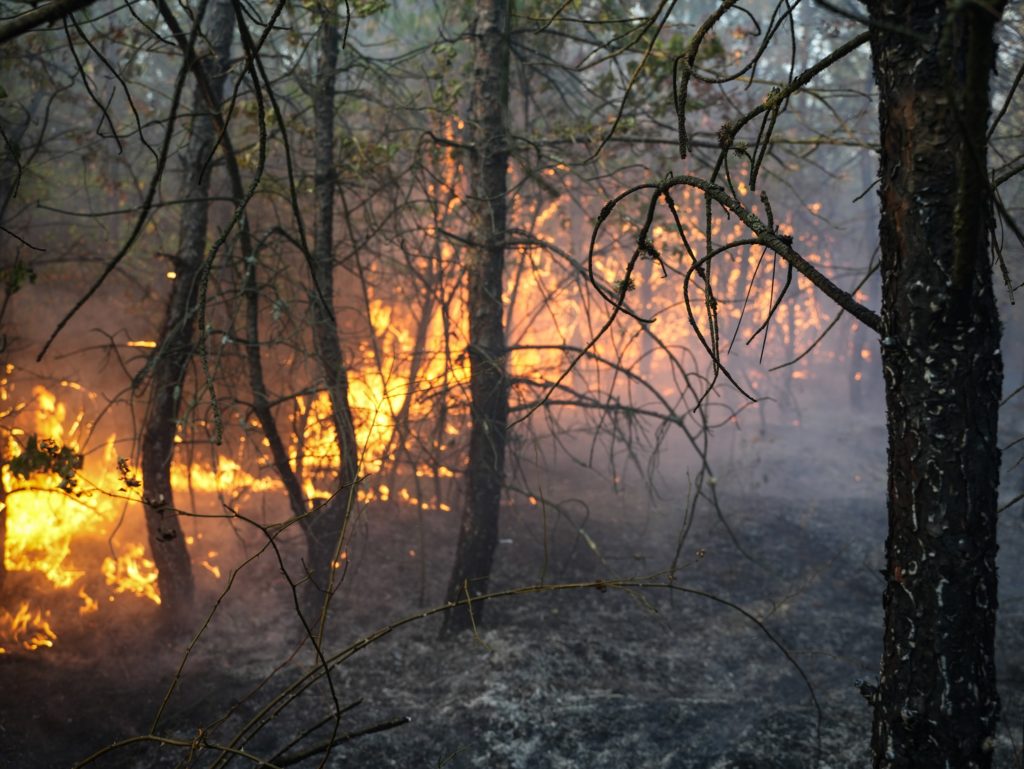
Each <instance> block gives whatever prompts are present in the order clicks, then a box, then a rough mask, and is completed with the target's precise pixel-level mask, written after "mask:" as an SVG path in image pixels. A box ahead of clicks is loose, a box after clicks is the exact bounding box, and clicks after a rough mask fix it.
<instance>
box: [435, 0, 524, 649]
mask: <svg viewBox="0 0 1024 769" xmlns="http://www.w3.org/2000/svg"><path fill="white" fill-rule="evenodd" d="M510 14H511V2H510V0H487V1H486V2H481V3H477V5H476V28H475V30H474V35H473V42H474V63H473V86H472V87H473V93H472V100H473V101H472V115H471V118H470V125H471V126H472V136H473V147H472V150H471V152H470V162H469V196H468V201H467V204H468V205H469V206H470V207H471V210H472V212H473V218H472V221H473V224H474V227H475V231H474V232H473V238H472V239H473V240H474V241H475V242H476V243H477V245H476V247H474V248H472V249H469V252H468V263H467V266H466V272H467V275H468V281H469V293H468V297H467V307H468V312H469V360H470V369H471V373H470V399H471V401H470V409H471V414H472V427H471V433H470V437H469V464H468V465H467V467H466V498H465V507H464V508H463V513H462V525H461V528H460V530H459V541H458V545H457V550H456V554H455V564H454V566H453V568H452V575H451V579H450V581H449V583H448V599H449V600H450V601H458V600H460V599H465V598H472V597H473V596H478V595H482V594H483V593H486V592H487V584H488V579H489V577H490V574H491V566H492V564H493V562H494V551H495V548H497V545H498V513H499V508H500V504H501V489H502V483H503V481H504V466H505V443H506V435H505V433H506V430H507V424H508V390H509V385H508V373H507V368H508V351H507V349H506V345H505V330H504V326H503V318H504V310H503V307H502V288H503V285H504V267H505V248H506V246H505V240H506V227H507V218H508V202H507V200H506V191H507V179H506V177H507V174H508V141H509V139H508V93H509V21H510V18H509V17H510ZM481 609H482V605H477V606H475V607H474V606H472V604H471V603H467V604H466V605H464V606H460V607H459V608H457V609H455V610H453V611H451V612H449V613H448V614H446V615H445V625H444V629H445V632H449V633H450V632H454V631H457V630H464V629H467V628H469V627H471V626H472V624H473V622H474V617H473V613H475V614H476V615H479V614H480V611H481Z"/></svg>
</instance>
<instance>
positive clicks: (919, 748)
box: [869, 0, 1002, 769]
mask: <svg viewBox="0 0 1024 769" xmlns="http://www.w3.org/2000/svg"><path fill="white" fill-rule="evenodd" d="M869 10H870V13H871V18H872V21H873V22H877V24H874V25H873V26H872V40H871V45H872V56H873V61H874V69H875V78H876V82H877V83H878V87H879V93H880V105H879V113H880V122H881V139H882V154H881V167H880V177H881V188H880V195H881V199H882V219H881V243H882V280H883V289H882V290H883V304H882V318H883V340H882V361H883V366H884V370H885V382H886V402H887V406H888V420H889V536H888V540H887V542H886V549H887V569H886V582H887V585H886V590H885V598H884V606H885V639H884V651H883V656H882V663H881V673H880V679H879V686H878V689H877V691H874V692H870V693H869V694H870V698H871V699H872V700H873V702H874V728H873V735H872V747H873V751H874V766H875V767H885V768H887V769H891V768H895V767H902V768H907V767H921V768H922V769H924V767H928V769H934V768H936V767H950V768H951V769H969V768H971V767H990V766H991V765H992V747H993V738H994V732H995V727H996V720H997V717H998V714H999V698H998V695H997V693H996V682H995V665H994V636H995V624H996V564H995V559H996V517H997V516H996V505H997V502H996V491H997V487H998V480H999V449H998V446H997V442H996V423H997V414H998V410H999V397H1000V387H1001V380H1002V363H1001V359H1000V354H999V337H1000V326H999V319H998V313H997V310H996V305H995V300H994V296H993V289H992V275H991V268H990V264H989V256H988V240H987V238H988V232H987V212H988V209H987V207H986V203H985V201H986V200H988V199H989V195H988V186H987V181H986V172H985V166H986V162H985V161H986V128H987V122H988V112H989V90H988V78H989V73H990V72H991V71H992V67H993V63H994V56H995V47H994V44H993V41H992V36H993V26H994V24H995V22H996V21H998V18H999V16H1000V14H1001V10H1002V6H1001V4H1000V3H997V2H988V3H986V2H978V3H974V4H947V3H946V2H934V1H933V2H915V3H902V2H901V3H894V2H883V0H873V2H871V3H869Z"/></svg>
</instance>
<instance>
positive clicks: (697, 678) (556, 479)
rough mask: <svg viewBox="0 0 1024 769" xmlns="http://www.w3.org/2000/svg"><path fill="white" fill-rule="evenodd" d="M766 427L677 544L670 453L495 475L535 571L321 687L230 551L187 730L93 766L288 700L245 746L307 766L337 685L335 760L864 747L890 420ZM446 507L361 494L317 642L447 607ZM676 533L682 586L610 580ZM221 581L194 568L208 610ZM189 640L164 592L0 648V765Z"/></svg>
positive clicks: (93, 741)
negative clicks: (649, 476) (522, 483)
mask: <svg viewBox="0 0 1024 769" xmlns="http://www.w3.org/2000/svg"><path fill="white" fill-rule="evenodd" d="M772 435H773V437H772V438H767V437H765V436H763V435H750V434H747V435H744V436H741V441H742V443H743V448H742V451H739V450H736V451H729V450H728V449H726V450H725V451H723V457H722V458H721V459H720V460H719V461H718V465H719V466H720V468H721V474H720V475H719V476H718V477H717V478H716V482H717V483H716V490H717V491H718V492H719V493H720V500H721V512H722V516H721V517H719V515H718V513H717V511H715V510H714V509H713V508H712V507H711V506H710V505H708V504H707V503H702V504H700V505H699V506H698V508H697V513H696V517H695V520H694V522H693V525H692V527H691V528H690V530H689V532H688V535H687V537H686V539H685V541H684V542H683V544H682V546H681V547H679V544H678V533H679V530H680V526H681V523H682V521H683V515H684V510H685V500H686V489H687V485H686V478H685V477H681V476H683V474H684V473H685V470H678V469H673V468H667V469H666V468H665V467H664V465H663V472H664V473H665V474H666V475H669V476H671V475H672V473H673V472H675V473H677V477H676V480H675V481H674V482H672V481H671V480H669V482H667V483H665V484H663V491H662V493H661V495H660V497H654V498H652V496H651V495H650V494H648V493H647V491H645V490H644V488H643V487H642V485H641V484H639V483H637V484H634V486H635V488H628V487H627V488H625V489H619V490H615V489H613V488H612V486H611V485H610V484H609V482H608V481H607V479H602V478H600V477H598V476H597V475H595V474H593V473H591V472H590V471H587V470H583V469H572V468H569V469H562V470H560V471H559V472H557V473H556V472H548V473H547V475H546V477H545V478H544V479H543V492H544V494H543V497H544V498H545V499H547V500H552V501H559V500H561V501H562V502H563V503H564V504H562V505H555V504H547V505H544V504H540V503H538V504H536V505H533V504H531V503H530V501H529V499H528V498H526V497H525V496H524V495H520V494H512V495H510V496H509V497H508V501H507V504H506V506H505V509H504V510H503V516H504V518H503V526H502V544H501V545H500V546H499V551H498V557H497V567H496V572H495V574H494V578H493V583H492V589H493V590H495V591H503V590H515V589H516V588H521V587H523V586H541V587H540V588H539V589H537V590H531V591H523V592H519V593H516V594H514V595H510V596H506V597H503V598H499V599H495V600H493V601H490V602H488V604H487V605H486V609H485V614H484V618H483V619H484V621H483V624H482V625H481V627H480V629H479V632H478V633H477V634H475V635H474V634H466V635H465V636H464V637H460V638H456V639H453V640H440V639H439V637H438V630H439V628H440V617H439V616H438V615H433V616H429V617H426V618H421V619H416V620H414V621H410V622H408V623H407V624H405V625H403V626H401V627H399V628H396V629H394V631H393V632H390V633H388V634H385V635H384V636H382V637H381V638H379V639H378V640H376V641H374V642H373V643H370V644H369V645H367V646H366V647H365V648H362V649H361V650H359V651H358V652H356V653H354V654H353V655H351V656H350V657H349V658H348V659H346V660H345V661H343V662H342V663H341V664H339V665H337V666H336V667H334V668H333V678H332V683H333V691H332V690H331V689H330V688H329V687H328V686H326V685H325V683H324V679H323V677H322V676H321V677H320V678H319V679H318V680H317V681H316V682H315V683H314V684H313V685H311V686H310V687H308V688H307V689H305V690H303V692H302V693H301V694H298V695H297V696H295V697H294V698H292V699H287V700H285V699H283V698H282V697H281V693H282V692H286V691H288V687H289V686H292V685H294V684H295V683H296V682H301V681H302V680H303V679H302V676H303V675H305V674H306V673H307V672H308V671H309V670H310V669H311V668H313V667H315V666H316V660H315V659H314V658H313V655H312V654H311V652H310V647H309V644H308V643H307V644H305V645H304V646H301V648H300V641H301V639H302V637H303V634H304V631H303V630H302V628H301V625H300V623H298V621H297V619H296V614H295V609H294V604H293V602H292V594H291V591H290V590H289V588H288V585H287V583H286V582H285V581H284V580H283V579H282V577H281V574H280V569H279V566H278V563H277V561H276V559H275V558H274V557H273V556H271V555H264V556H261V557H260V558H258V559H257V560H256V561H254V562H253V563H252V564H251V565H250V566H248V567H246V568H245V569H244V570H242V571H240V572H239V574H238V575H237V577H236V580H235V584H234V585H233V586H232V588H231V590H230V591H229V592H228V593H227V596H226V598H224V599H223V600H222V602H221V605H220V606H219V608H218V610H217V612H216V614H215V615H214V619H213V620H212V621H211V622H210V623H209V625H208V627H207V629H206V631H205V633H204V635H203V637H202V639H201V640H200V641H199V643H197V644H196V645H195V648H194V649H193V650H192V652H191V655H190V656H189V659H188V661H187V663H186V664H185V665H184V667H183V670H182V674H181V680H180V683H179V685H178V686H177V688H176V689H175V692H174V694H173V695H172V696H171V697H170V698H169V699H168V701H167V703H166V706H165V708H164V710H163V713H162V715H161V719H160V721H159V724H158V726H157V729H156V733H157V734H159V735H161V736H163V737H166V738H168V739H169V740H171V741H173V742H174V743H175V744H161V743H157V742H154V741H140V742H136V743H130V744H128V745H126V746H124V747H121V748H118V749H116V750H112V751H109V752H107V753H105V754H103V755H101V756H100V757H99V758H97V759H96V760H95V762H94V763H92V764H90V765H91V766H96V767H132V768H135V767H138V768H139V769H142V768H143V767H146V768H148V767H154V768H157V767H178V766H180V767H190V766H197V767H199V766H208V765H210V763H211V762H212V760H213V759H214V757H215V756H216V755H218V753H217V752H216V750H215V748H214V746H216V745H224V744H229V743H232V741H233V740H234V739H235V737H236V736H237V735H238V734H240V733H242V730H243V726H244V725H245V724H246V723H247V722H250V721H251V720H252V719H253V717H254V716H256V715H257V714H259V713H260V711H261V709H262V708H264V707H266V706H267V703H275V702H276V703H278V704H282V705H283V707H281V708H280V710H279V711H278V712H276V715H275V716H274V717H273V718H272V719H269V720H266V721H264V722H261V723H262V724H263V725H262V728H261V729H260V730H259V731H257V732H256V733H255V734H252V735H250V736H249V737H248V738H247V739H245V740H243V741H235V742H234V745H235V747H236V748H238V749H239V750H242V751H245V752H246V753H248V754H249V755H250V756H258V757H261V758H263V759H267V760H270V759H273V764H274V765H278V766H299V767H314V766H319V765H320V763H321V761H322V759H323V753H322V752H317V750H316V748H317V746H320V745H322V744H323V743H324V742H325V741H327V740H329V739H330V738H331V737H332V728H333V727H334V725H335V722H334V721H333V720H330V719H328V716H329V715H330V714H331V712H332V711H333V710H334V709H335V703H337V704H338V705H341V706H342V707H343V708H346V710H345V713H344V714H343V716H342V717H341V719H340V721H339V722H338V724H337V735H335V736H336V737H337V736H340V737H341V739H340V741H338V744H337V746H336V747H335V748H334V749H333V751H332V752H331V754H330V757H329V759H328V761H327V764H326V765H327V766H330V767H423V768H424V769H427V768H434V767H447V768H448V769H463V768H465V769H468V768H469V767H488V768H494V769H502V768H505V767H508V768H509V769H513V768H514V769H520V768H522V769H526V768H530V769H533V768H537V769H546V768H549V767H550V768H551V769H555V768H556V767H558V768H561V767H564V768H569V767H581V768H586V769H605V768H608V769H610V768H611V767H615V768H616V769H620V768H621V767H664V768H666V769H669V768H671V769H688V768H690V767H692V768H694V769H696V768H698V767H699V768H704V767H707V768H709V769H754V768H755V767H757V768H758V769H771V768H773V767H778V768H779V769H786V768H789V767H794V768H796V767H814V766H817V767H822V768H823V769H824V768H825V767H830V768H831V769H841V768H842V769H846V768H847V767H849V768H851V769H852V768H853V767H857V768H858V769H860V768H861V767H865V766H868V765H869V764H870V756H869V749H868V743H869V733H870V718H871V714H870V711H869V708H868V705H867V703H866V702H865V700H864V699H863V697H862V695H861V694H860V692H859V691H858V686H857V682H858V680H866V681H869V682H870V681H872V680H873V679H874V677H875V676H876V675H877V666H878V659H879V654H880V644H881V619H882V613H881V591H882V586H883V583H882V578H881V575H880V574H879V570H880V569H881V568H882V565H883V542H884V537H885V512H884V499H883V496H882V494H883V489H884V478H883V475H882V468H883V467H884V436H883V434H882V433H881V432H880V430H879V429H878V428H868V427H865V428H863V429H860V430H854V431H852V432H847V433H844V434H843V435H832V436H830V438H829V440H830V441H831V445H830V447H829V452H830V453H829V456H828V457H827V461H826V457H824V456H822V452H821V451H820V449H815V448H814V446H815V445H816V444H815V443H814V441H816V440H820V439H821V435H815V434H814V433H813V431H811V430H808V429H807V428H806V427H805V428H804V429H803V430H800V431H798V430H796V429H795V428H793V429H788V428H787V429H783V428H777V429H774V430H773V431H772ZM783 446H784V447H785V449H783V448H782V447H783ZM837 457H838V459H837ZM665 489H667V491H665ZM573 500H576V501H573ZM580 500H585V501H586V505H584V504H583V502H582V501H580ZM456 526H457V515H456V513H455V512H452V513H448V514H444V515H443V514H439V513H436V512H431V513H428V514H424V515H423V516H422V517H421V516H420V515H419V514H418V513H417V511H416V510H415V509H413V508H412V507H411V506H409V505H401V504H389V505H378V506H377V507H376V508H374V509H372V510H368V511H366V512H365V513H364V514H363V515H361V516H360V517H359V519H358V520H357V521H356V524H355V526H354V529H353V540H352V542H351V543H350V545H349V552H350V557H349V559H348V568H347V571H346V573H345V579H344V582H343V584H342V587H341V590H340V592H339V596H338V598H337V601H336V603H335V604H334V606H333V609H332V615H331V621H330V623H329V625H328V628H327V634H326V641H325V643H324V645H323V649H324V652H325V654H326V656H328V657H331V655H332V654H335V653H337V652H339V651H341V650H343V649H345V648H346V647H349V646H350V645H351V644H353V643H356V642H358V641H359V639H362V638H364V637H366V636H367V635H368V634H370V633H372V632H373V631H374V630H376V629H378V628H382V627H388V626H389V625H391V624H393V623H395V622H396V621H398V620H400V619H401V618H403V617H407V616H411V615H415V614H417V613H422V612H423V611H424V610H425V609H429V608H430V607H434V606H437V605H439V604H440V602H441V599H442V596H443V591H444V586H445V580H446V578H447V575H448V568H449V565H450V558H451V555H452V552H453V549H454V537H455V531H456V528H455V527H456ZM224 539H225V540H226V541H227V540H230V539H231V536H229V535H228V534H224ZM236 539H237V541H238V542H242V543H243V544H244V545H245V547H241V546H240V547H239V549H238V552H237V553H235V557H236V559H237V560H240V559H241V557H242V556H244V555H245V554H252V553H253V552H255V548H256V546H257V543H258V538H256V537H252V536H249V535H246V534H245V533H243V534H242V535H240V536H239V537H237V538H236ZM282 543H283V547H284V549H285V550H286V551H287V549H288V543H287V541H286V540H282ZM292 547H293V549H296V550H299V548H297V543H292ZM677 547H679V559H678V571H677V573H676V577H675V580H674V582H673V584H674V585H675V586H676V587H678V588H680V589H669V588H664V587H662V588H648V589H644V588H639V587H629V588H626V587H623V586H621V585H619V584H618V583H616V580H620V579H629V580H632V581H644V579H643V578H645V577H648V576H650V575H654V574H657V573H659V572H662V571H663V570H664V568H665V567H666V565H667V564H669V563H671V561H672V559H673V557H674V555H675V552H676V549H677ZM1022 550H1024V525H1022V523H1021V515H1020V513H1019V512H1017V513H1007V514H1006V516H1005V519H1004V523H1003V531H1002V547H1001V554H1000V569H1001V578H1002V587H1001V590H1002V594H1001V620H1000V623H1001V624H1000V627H999V635H998V644H999V654H998V665H999V675H1000V684H1001V690H1002V696H1003V710H1004V718H1003V724H1002V726H1001V729H1000V733H999V740H998V745H997V763H996V765H997V766H998V767H1000V768H1001V769H1002V768H1003V767H1005V768H1006V769H1009V768H1010V767H1016V766H1020V765H1021V763H1020V762H1021V759H1020V749H1021V748H1020V745H1021V737H1022V735H1021V730H1022V718H1024V716H1022V714H1024V693H1022V692H1024V690H1022V687H1021V684H1022V683H1024V651H1022V650H1024V612H1022V603H1021V598H1020V595H1021V593H1020V587H1019V586H1020V584H1021V579H1020V578H1021V574H1022V569H1024V567H1022V565H1021V558H1020V556H1021V553H1022ZM411 551H413V552H414V554H413V552H411ZM651 581H664V576H663V575H662V576H661V577H657V578H655V579H653V580H651ZM569 583H572V584H575V585H577V586H573V587H564V588H557V589H556V587H557V586H559V585H566V584H569ZM595 583H596V584H595ZM225 584H226V580H221V581H219V582H214V581H213V580H205V581H204V582H203V583H202V587H203V591H202V601H201V603H203V605H204V607H205V608H206V609H209V608H210V607H211V606H212V605H213V602H214V601H215V600H216V599H217V597H218V595H219V594H220V591H222V590H223V589H224V587H225ZM741 609H742V611H741ZM195 624H196V626H197V627H198V626H199V625H201V624H202V620H201V619H197V620H196V623H195ZM190 639H191V634H189V633H177V634H175V633H169V632H167V631H162V630H160V629H159V623H158V617H157V614H156V612H155V611H154V610H153V608H152V607H150V606H148V605H142V604H141V602H135V601H132V602H129V601H120V602H118V603H116V604H113V605H111V607H110V609H109V610H106V611H103V612H100V613H99V614H97V615H93V616H92V617H88V618H82V619H81V620H79V621H77V622H76V623H72V625H71V626H69V627H68V629H67V631H66V632H62V633H61V637H60V639H59V642H58V644H57V645H56V646H55V647H54V648H53V649H49V650H44V651H41V652H35V653H31V654H10V655H4V656H2V657H0V680H2V686H0V767H4V768H5V769H6V768H8V767H9V768H10V769H34V768H36V767H38V768H39V769H50V768H57V767H70V766H73V765H75V764H76V762H79V761H82V760H83V759H85V758H86V757H87V756H89V755H90V754H92V753H93V752H94V751H96V750H97V749H100V748H102V747H104V746H107V745H110V744H112V743H113V742H115V741H117V740H125V739H128V738H131V737H133V736H136V735H142V734H146V733H147V732H148V731H149V729H150V727H151V724H152V722H153V719H154V715H155V714H156V713H157V711H158V709H159V708H160V707H161V702H162V701H163V700H164V697H165V694H166V692H167V690H168V686H169V684H170V682H171V681H172V680H173V678H174V676H175V672H176V670H177V669H178V667H179V665H180V664H181V660H182V656H183V652H184V650H185V649H186V647H187V646H188V644H189V641H190ZM787 655H788V656H787ZM325 719H328V720H327V721H326V723H322V722H324V721H325ZM318 724H320V725H319V726H318ZM306 753H310V754H311V755H309V756H308V757H306V758H303V755H304V754H306ZM229 765H230V766H232V767H247V766H253V765H258V764H254V763H253V762H252V761H251V760H249V759H246V758H244V757H241V756H238V757H236V758H234V759H233V760H232V761H231V762H230V764H229Z"/></svg>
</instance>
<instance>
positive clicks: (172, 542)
mask: <svg viewBox="0 0 1024 769" xmlns="http://www.w3.org/2000/svg"><path fill="white" fill-rule="evenodd" d="M233 27H234V11H233V9H232V6H231V2H230V0H210V8H209V10H208V12H207V25H206V28H207V33H206V38H207V40H208V41H209V43H210V46H211V49H212V53H213V56H212V57H210V58H207V59H206V61H205V62H204V63H203V66H204V67H205V69H206V71H207V77H208V79H209V82H210V83H211V84H212V88H213V92H214V95H215V96H216V98H218V99H220V98H222V94H223V86H224V80H225V76H226V74H227V68H228V57H229V55H230V49H231V36H232V31H233ZM200 91H201V89H200V88H198V87H197V89H196V94H195V98H194V114H195V117H194V118H193V119H192V125H191V132H190V135H189V142H188V149H187V155H186V168H185V179H184V183H183V185H182V191H181V197H182V198H183V199H185V200H188V201H190V202H188V203H185V204H183V205H182V208H181V224H180V226H179V243H178V254H177V257H176V258H175V260H174V268H175V272H177V278H176V279H175V280H174V283H173V285H172V289H171V298H170V302H169V304H168V307H167V314H166V317H165V319H164V326H163V330H162V332H161V334H160V339H159V344H158V346H157V350H156V352H155V353H154V359H153V363H152V367H151V371H150V378H151V382H150V392H151V396H150V402H149V409H148V411H147V414H146V422H145V425H144V427H143V435H142V479H143V488H144V489H145V494H144V501H145V507H146V527H147V530H148V533H149V546H150V551H151V552H152V555H153V561H154V562H155V564H156V567H157V570H158V571H159V573H160V577H159V586H160V596H161V602H162V606H163V608H164V610H165V613H166V616H167V617H168V619H169V620H171V621H172V622H173V621H175V620H177V619H180V618H182V617H183V616H184V615H185V614H186V613H187V612H188V610H189V608H190V606H191V603H192V597H193V582H192V569H191V563H190V561H189V555H188V550H187V549H186V547H185V539H184V536H183V534H182V529H181V523H180V521H179V520H178V514H177V512H176V511H175V509H174V494H173V491H172V489H171V462H172V460H173V458H174V438H175V435H176V434H177V428H178V421H179V418H180V411H181V395H182V388H183V386H184V380H185V372H186V369H187V367H188V364H189V361H190V360H191V358H192V354H193V350H194V340H193V336H194V329H193V325H194V324H195V314H196V309H197V305H198V300H199V298H198V288H199V280H198V276H199V272H200V269H201V267H202V264H203V258H204V253H205V248H206V225H207V201H206V197H207V195H208V192H209V187H210V173H209V162H208V161H209V158H210V155H211V153H212V152H213V147H214V140H215V131H214V121H213V119H212V118H211V116H210V114H209V107H208V106H207V104H206V100H205V98H204V97H203V95H202V93H201V92H200Z"/></svg>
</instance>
